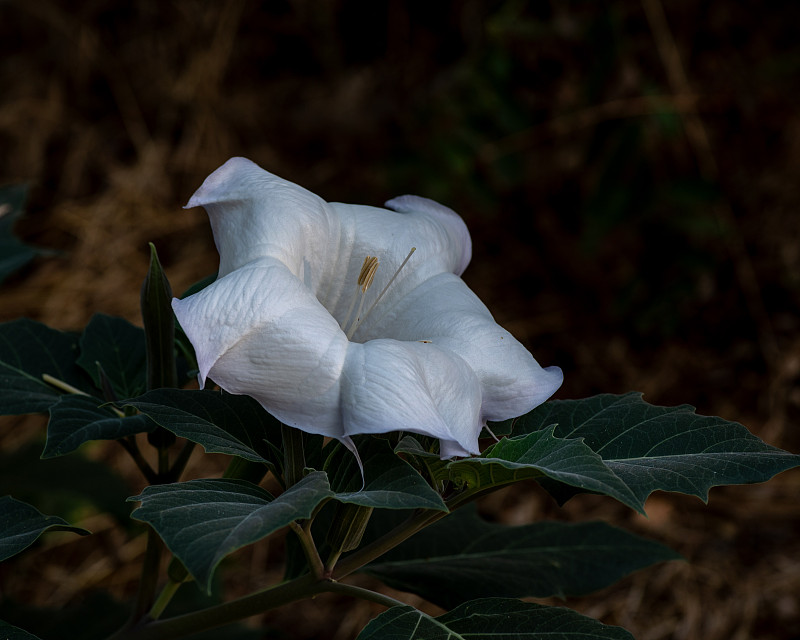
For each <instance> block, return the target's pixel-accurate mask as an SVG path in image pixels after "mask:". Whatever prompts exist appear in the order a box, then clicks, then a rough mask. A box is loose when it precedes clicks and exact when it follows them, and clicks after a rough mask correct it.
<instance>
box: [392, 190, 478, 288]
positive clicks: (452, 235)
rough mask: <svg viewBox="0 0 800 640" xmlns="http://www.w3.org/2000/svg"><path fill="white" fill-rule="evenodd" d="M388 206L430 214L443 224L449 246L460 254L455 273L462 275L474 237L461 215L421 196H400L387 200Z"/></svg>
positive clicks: (409, 211) (404, 211) (397, 209)
mask: <svg viewBox="0 0 800 640" xmlns="http://www.w3.org/2000/svg"><path fill="white" fill-rule="evenodd" d="M386 207H387V208H388V209H391V210H392V211H398V212H400V213H421V214H425V215H428V216H430V217H431V218H433V219H435V220H437V221H438V222H439V223H441V224H442V225H443V227H444V228H445V229H446V231H447V235H448V238H449V240H450V242H449V243H448V244H449V248H450V250H451V251H454V252H455V253H457V255H458V256H459V259H458V261H457V263H456V266H455V268H454V269H451V270H450V271H452V272H453V273H455V274H456V275H457V276H460V275H461V274H462V273H464V270H465V269H466V268H467V265H469V261H470V260H472V238H470V236H469V230H468V229H467V225H466V224H464V220H462V218H461V216H460V215H458V214H457V213H456V212H455V211H453V210H452V209H451V208H450V207H445V206H444V205H443V204H439V203H438V202H436V201H435V200H431V199H430V198H421V197H420V196H410V195H405V196H398V197H396V198H392V199H391V200H389V201H387V202H386Z"/></svg>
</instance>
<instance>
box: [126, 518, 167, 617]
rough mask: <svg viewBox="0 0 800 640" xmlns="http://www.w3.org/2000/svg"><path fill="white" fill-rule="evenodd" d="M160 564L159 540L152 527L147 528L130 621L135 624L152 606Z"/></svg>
mask: <svg viewBox="0 0 800 640" xmlns="http://www.w3.org/2000/svg"><path fill="white" fill-rule="evenodd" d="M160 562H161V539H160V538H159V537H158V534H156V532H155V530H154V529H153V528H152V527H147V548H146V549H145V552H144V561H143V562H142V573H141V578H140V580H139V592H138V593H137V595H136V606H135V607H134V610H133V615H132V617H131V621H132V622H133V623H134V624H136V623H137V622H138V621H139V620H140V619H141V618H142V617H143V616H144V615H145V613H146V612H147V610H148V609H150V608H151V607H152V606H153V601H154V600H155V594H156V584H157V582H158V565H159V564H160Z"/></svg>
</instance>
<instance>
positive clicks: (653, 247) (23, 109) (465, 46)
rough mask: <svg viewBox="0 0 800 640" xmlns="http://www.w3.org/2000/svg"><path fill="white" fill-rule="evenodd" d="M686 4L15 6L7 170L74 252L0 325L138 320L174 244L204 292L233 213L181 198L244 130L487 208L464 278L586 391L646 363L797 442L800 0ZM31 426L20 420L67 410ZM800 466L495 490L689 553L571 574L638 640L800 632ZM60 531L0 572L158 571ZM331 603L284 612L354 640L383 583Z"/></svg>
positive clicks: (0, 31)
mask: <svg viewBox="0 0 800 640" xmlns="http://www.w3.org/2000/svg"><path fill="white" fill-rule="evenodd" d="M664 4H665V5H666V7H663V6H662V4H661V2H660V0H644V1H643V2H637V1H634V0H612V1H609V2H605V3H594V2H557V1H552V2H523V1H505V2H488V1H487V2H480V1H476V2H466V1H464V2H455V1H450V2H448V1H445V0H439V1H436V2H432V1H430V0H428V1H426V2H420V1H411V2H406V1H400V0H394V1H387V2H375V1H374V0H360V1H355V0H334V1H330V2H318V1H312V0H305V1H299V0H298V1H295V2H263V3H259V2H252V1H251V2H226V3H222V2H204V1H199V0H198V1H195V2H192V1H188V0H185V1H184V0H175V1H173V2H138V3H125V2H112V1H110V0H83V1H81V2H77V3H62V2H55V1H48V0H37V1H35V2H27V1H26V2H21V1H20V2H13V1H11V2H9V1H6V2H2V3H0V52H2V57H0V150H2V153H0V183H14V182H21V181H25V182H28V183H29V184H30V197H29V202H28V207H27V215H26V217H25V218H24V220H22V221H21V223H20V224H18V225H17V230H18V233H19V235H20V237H21V238H22V239H23V240H25V241H26V242H28V243H31V244H35V245H38V246H42V247H46V248H50V249H55V250H57V251H58V252H59V253H58V254H56V255H54V256H49V257H42V258H39V259H37V260H36V261H35V262H33V263H32V264H30V265H29V266H28V267H26V268H25V269H24V270H23V271H21V272H20V273H18V274H16V275H15V276H14V277H12V278H10V279H9V280H7V281H6V282H4V283H3V285H2V289H0V320H9V319H13V318H16V317H19V316H28V317H32V318H35V319H38V320H41V321H44V322H47V323H48V324H50V325H52V326H55V327H58V328H62V329H79V328H81V327H82V326H83V325H84V324H85V322H86V321H87V320H88V318H89V317H90V316H91V315H92V314H93V313H94V312H98V311H99V312H104V313H109V314H116V315H122V316H124V317H126V318H128V319H130V320H132V321H137V322H138V320H137V315H138V310H137V305H138V287H139V283H140V281H141V278H142V277H143V274H144V271H145V269H146V260H147V242H149V241H152V242H154V243H155V245H156V246H157V248H158V251H159V254H160V256H161V259H162V262H163V263H164V266H165V268H166V270H167V273H168V275H169V277H170V279H171V281H172V284H173V288H174V289H175V290H176V291H181V290H182V289H184V288H185V287H187V286H188V285H189V284H191V283H192V282H193V281H195V280H197V279H199V278H201V277H203V276H205V275H207V274H209V273H211V272H213V271H214V269H215V268H216V255H215V252H214V248H213V243H212V240H211V235H210V231H209V229H208V226H207V221H206V218H205V215H204V214H203V212H202V211H200V210H191V211H182V210H181V206H182V205H183V204H184V203H185V202H186V200H187V199H188V198H189V196H190V195H191V193H192V192H193V191H194V189H195V188H197V186H199V184H200V183H201V182H202V180H203V178H204V177H205V176H206V175H207V174H208V173H210V172H211V171H212V170H213V169H215V168H216V167H217V166H218V165H219V164H221V163H222V162H224V161H225V160H226V159H227V158H228V157H230V156H232V155H244V156H247V157H249V158H251V159H253V160H255V161H256V162H258V163H259V164H261V165H262V166H264V167H265V168H267V169H269V170H270V171H272V172H274V173H277V174H278V175H281V176H282V177H285V178H288V179H291V180H294V181H296V182H298V183H300V184H302V185H303V186H305V187H307V188H309V189H311V190H313V191H315V192H316V193H318V194H319V195H321V196H323V197H324V198H325V199H327V200H337V201H344V202H353V203H363V204H374V205H380V204H381V203H382V202H383V201H385V200H387V199H388V198H390V197H393V196H395V195H399V194H401V193H415V194H418V195H423V196H427V197H431V198H434V199H437V200H440V201H441V202H443V203H445V204H447V205H449V206H451V207H452V208H454V209H456V210H457V211H458V212H460V213H461V214H462V215H463V217H464V218H465V220H466V221H467V224H468V225H469V227H470V229H471V231H472V234H473V240H474V245H475V250H474V259H473V262H472V264H471V266H470V267H469V269H468V270H467V272H466V273H465V276H464V277H465V280H466V281H467V283H468V284H469V285H470V286H471V287H473V288H474V289H475V291H476V292H477V293H478V294H479V295H480V296H481V297H482V298H483V299H484V301H485V302H486V303H487V305H488V306H489V308H490V309H491V310H492V311H493V312H494V313H495V315H496V318H497V319H498V321H499V322H501V323H502V324H503V325H504V326H506V327H507V328H508V329H509V330H510V331H512V333H514V334H515V335H516V336H517V337H518V338H519V339H520V340H522V341H523V342H524V343H525V344H526V345H527V346H528V347H529V348H530V349H531V351H532V352H533V353H534V355H535V356H536V357H537V359H538V360H539V361H540V362H541V363H542V364H558V365H560V366H561V367H562V368H563V369H564V372H565V376H566V377H565V383H564V386H563V388H562V389H561V390H560V391H559V393H558V394H557V397H559V398H573V397H584V396H587V395H591V394H594V393H599V392H613V393H621V392H625V391H629V390H639V391H643V392H645V394H646V395H645V397H646V399H647V400H649V401H650V402H653V403H656V404H677V403H690V404H693V405H695V406H697V407H698V411H699V412H701V413H704V414H717V415H722V416H723V417H725V418H728V419H732V420H737V421H740V422H742V423H744V424H746V425H747V426H748V427H749V428H750V429H751V430H753V431H754V432H755V433H757V434H758V435H759V436H760V437H762V438H764V439H765V440H767V441H768V442H770V443H771V444H775V445H778V446H782V447H784V448H787V449H789V450H791V451H794V452H800V437H798V430H797V427H796V424H797V416H798V405H799V404H800V389H798V386H797V383H798V378H799V377H800V334H798V303H800V225H798V216H797V209H798V204H800V180H798V175H797V174H798V167H800V109H799V108H798V106H799V105H798V98H800V95H799V94H800V82H798V80H799V79H800V78H799V77H798V71H799V70H800V45H799V44H798V39H797V25H798V24H800V5H797V4H796V3H771V5H765V4H762V3H759V2H755V1H751V2H737V3H732V2H727V1H723V0H718V1H714V2H704V3H698V2H691V1H688V0H687V1H684V0H675V1H671V2H668V3H664ZM68 7H69V8H68ZM2 424H3V426H4V429H6V433H5V434H4V435H3V446H4V447H12V446H16V445H18V444H19V443H20V442H21V440H22V439H24V437H25V436H26V435H27V434H28V433H32V432H37V433H40V432H41V429H42V428H43V423H42V422H40V421H34V420H32V419H24V420H15V421H11V422H3V423H2ZM5 425H10V426H11V427H13V428H7V427H5ZM96 455H106V454H96ZM107 455H112V454H107ZM199 464H207V465H211V467H207V468H202V467H201V468H200V471H198V470H197V469H196V470H195V473H196V474H199V473H201V472H203V471H205V472H209V469H210V471H211V472H215V471H216V468H217V467H214V466H213V461H212V463H199ZM134 484H135V481H134ZM799 485H800V475H798V473H797V472H796V471H795V472H788V473H785V474H783V475H782V476H779V477H778V478H776V479H775V480H773V481H772V482H770V483H768V484H766V485H761V486H753V487H742V488H731V489H717V490H713V491H712V494H711V501H710V505H709V506H708V507H706V506H703V505H702V503H701V502H700V501H698V500H695V499H688V498H682V497H672V496H664V495H655V496H654V497H653V498H651V500H650V502H649V503H648V512H649V513H650V519H649V520H644V519H642V518H639V517H637V516H634V515H633V514H631V513H629V512H628V511H626V510H625V509H624V508H621V507H618V506H617V505H615V504H613V503H611V501H610V500H605V499H595V498H593V497H589V496H584V497H581V498H579V499H576V500H574V501H573V502H571V503H570V504H569V505H568V506H567V508H566V509H563V510H560V509H558V508H557V507H555V506H554V505H553V504H552V503H551V502H550V501H549V500H548V499H547V498H546V497H543V496H542V495H541V494H540V493H539V492H538V491H537V490H536V489H535V487H526V488H525V490H524V491H521V490H513V491H506V492H503V493H501V494H499V495H498V496H497V497H495V498H494V499H492V500H490V501H488V502H487V503H485V504H484V505H483V509H484V512H485V513H486V514H487V515H488V516H490V517H495V518H498V519H501V520H504V521H509V522H523V521H530V520H532V519H535V518H540V517H550V518H567V519H586V518H598V517H599V518H604V519H607V520H610V521H613V522H616V523H618V524H622V525H624V526H628V527H629V528H632V529H634V530H637V531H640V532H646V533H647V534H648V535H651V536H653V537H655V538H657V539H661V540H664V541H666V542H668V543H669V544H671V545H672V546H674V547H675V548H677V549H678V550H679V551H680V552H682V553H683V554H684V555H686V557H687V558H688V559H689V560H690V561H691V564H685V563H670V564H667V565H663V566H660V567H656V568H653V569H650V570H648V571H645V572H643V573H641V574H638V575H636V576H633V577H631V578H628V579H626V580H624V581H623V582H622V583H620V584H619V585H618V586H615V587H612V588H609V589H607V590H605V591H604V592H602V593H600V594H598V595H597V596H593V597H591V598H584V599H571V600H569V601H568V604H570V605H571V606H575V607H577V608H579V609H580V610H582V611H585V612H587V613H589V614H591V615H595V616H598V617H600V618H601V619H603V620H604V621H606V622H609V623H617V624H623V625H625V626H627V627H628V628H629V629H631V630H632V631H633V632H634V634H635V635H636V637H637V638H638V639H639V640H656V639H662V638H663V639H694V638H703V639H705V640H717V639H719V640H723V639H724V640H730V639H736V640H744V639H746V638H764V639H770V640H777V639H782V640H783V639H789V638H797V637H800V601H799V600H798V595H797V594H798V593H800V557H798V552H800V541H799V540H798V537H797V534H796V530H797V525H798V521H799V520H800V509H799V508H798V486H799ZM135 488H137V487H134V489H135ZM90 528H91V527H90ZM109 535H112V534H109ZM54 544H55V543H54ZM58 544H59V545H62V544H63V545H64V547H63V548H69V547H68V546H67V545H68V544H73V546H72V547H71V548H73V549H78V551H74V552H73V553H72V554H71V555H70V558H71V560H70V562H71V563H72V564H71V565H68V566H66V567H64V568H62V569H45V568H44V565H43V564H37V562H36V561H34V560H31V559H25V560H24V561H20V562H22V564H21V565H20V567H19V568H18V569H15V571H14V572H13V574H10V573H6V574H0V589H5V592H6V593H8V594H11V595H12V596H14V595H15V596H17V597H29V598H31V599H32V600H35V601H37V602H39V603H41V604H48V605H55V606H62V605H65V604H68V603H70V602H73V601H75V600H76V599H78V598H79V596H78V595H77V594H78V593H79V592H80V589H81V588H83V587H87V586H89V587H90V586H95V585H100V586H110V587H111V588H112V590H113V591H114V593H115V594H117V595H120V596H122V595H125V594H126V593H128V592H129V589H130V588H131V585H132V578H133V576H132V575H129V574H126V573H125V572H124V571H122V570H121V569H119V570H116V571H112V572H110V573H108V572H107V575H106V574H103V573H102V572H100V573H98V570H97V567H96V566H95V565H93V564H92V562H91V558H89V559H87V558H86V556H85V554H84V553H83V551H82V549H83V548H82V547H79V546H78V547H76V546H75V545H80V544H84V543H83V542H82V541H80V542H77V543H75V542H73V543H68V542H67V540H66V539H65V540H64V541H61V542H59V543H58ZM119 544H123V542H119ZM125 544H131V545H132V544H133V543H130V542H128V543H125ZM89 548H90V547H88V546H87V547H86V549H89ZM130 548H131V550H132V551H131V553H132V554H133V555H135V553H136V547H135V545H134V546H131V547H130ZM87 553H88V552H87ZM248 553H261V556H258V557H260V558H262V559H264V561H265V562H268V561H269V560H270V559H271V558H272V555H271V554H270V553H268V552H267V551H265V550H261V551H259V552H248ZM237 557H238V556H237ZM242 558H244V556H242ZM234 560H235V559H234ZM98 561H99V560H98ZM241 562H242V564H245V565H248V566H251V565H252V564H253V563H252V558H251V557H250V556H247V559H242V560H241ZM267 566H268V569H266V570H264V571H265V572H266V574H265V573H264V572H261V573H259V572H258V571H257V572H255V575H252V576H249V577H248V578H246V579H240V581H239V582H238V583H237V584H235V585H233V588H234V589H236V588H240V589H246V588H250V587H252V586H254V585H257V584H259V580H260V579H263V578H264V576H265V575H267V576H270V575H273V574H271V573H269V572H270V571H272V572H273V573H274V571H275V569H274V568H273V567H272V566H271V565H269V564H268V565H267ZM93 571H94V574H93V573H92V572H93ZM103 576H105V577H103ZM242 580H244V582H242ZM70 581H71V582H70ZM248 581H249V582H248ZM3 582H5V584H3ZM31 585H35V587H32V586H31ZM302 611H303V613H302V615H300V616H298V615H297V611H296V610H290V609H283V610H280V611H278V612H277V613H274V614H271V615H270V616H269V617H268V618H267V620H266V622H265V624H266V625H267V626H283V627H284V629H288V630H289V631H288V634H289V635H288V636H277V635H276V636H269V637H291V638H336V639H346V638H350V637H354V635H355V630H356V629H358V628H359V627H360V626H361V625H363V624H364V623H365V621H366V620H367V619H368V617H369V616H370V615H374V613H375V612H376V611H377V609H373V608H371V607H370V606H369V605H366V604H354V605H353V606H352V608H349V609H348V608H346V607H344V603H343V602H341V601H337V600H334V599H327V600H326V599H325V598H321V599H319V600H318V601H315V602H313V603H310V604H309V605H307V606H305V607H304V608H303V610H302Z"/></svg>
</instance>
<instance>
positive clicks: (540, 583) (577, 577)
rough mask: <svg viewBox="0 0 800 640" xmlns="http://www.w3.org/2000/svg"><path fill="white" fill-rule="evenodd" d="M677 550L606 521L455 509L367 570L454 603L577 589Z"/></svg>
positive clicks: (434, 599)
mask: <svg viewBox="0 0 800 640" xmlns="http://www.w3.org/2000/svg"><path fill="white" fill-rule="evenodd" d="M678 558H680V555H678V554H677V553H675V552H674V551H672V550H671V549H669V548H667V547H665V546H663V545H661V544H659V543H657V542H652V541H650V540H646V539H644V538H640V537H638V536H635V535H633V534H631V533H628V532H627V531H623V530H622V529H617V528H615V527H612V526H610V525H608V524H605V523H603V522H587V523H579V524H573V523H566V522H538V523H536V524H531V525H525V526H517V527H512V526H507V525H501V524H490V523H488V522H486V521H484V520H482V519H481V518H480V517H478V515H477V513H476V512H475V509H474V508H472V507H466V508H464V509H459V510H458V511H456V512H455V513H453V514H452V515H449V516H447V517H446V518H444V519H443V520H440V521H439V522H437V523H436V524H434V525H432V526H430V527H428V528H426V529H423V530H422V531H421V532H420V533H417V534H416V535H414V536H413V537H412V538H410V539H409V540H407V541H406V542H404V543H403V544H401V545H400V546H399V547H396V548H395V549H392V550H391V551H389V552H388V553H387V554H385V555H383V556H381V558H380V559H379V560H377V561H376V562H375V563H373V564H370V565H368V566H367V567H365V568H364V571H366V572H367V573H370V574H372V575H374V576H376V577H377V578H380V579H381V580H383V581H384V582H386V584H388V585H389V586H390V587H392V588H394V589H399V590H401V591H410V592H412V593H416V594H418V595H420V596H422V597H423V598H425V599H427V600H429V601H431V602H433V603H434V604H438V605H439V606H441V607H443V608H445V609H451V608H453V607H455V606H456V605H458V604H461V603H462V602H466V601H468V600H471V599H473V598H480V597H491V596H504V597H514V598H523V597H528V596H532V597H536V598H545V597H549V596H561V597H563V596H579V595H584V594H587V593H591V592H592V591H596V590H597V589H602V588H603V587H606V586H608V585H610V584H613V583H614V582H616V581H617V580H619V579H620V578H622V577H623V576H625V575H627V574H629V573H631V572H633V571H636V570H637V569H642V568H644V567H647V566H649V565H651V564H654V563H656V562H663V561H665V560H675V559H678Z"/></svg>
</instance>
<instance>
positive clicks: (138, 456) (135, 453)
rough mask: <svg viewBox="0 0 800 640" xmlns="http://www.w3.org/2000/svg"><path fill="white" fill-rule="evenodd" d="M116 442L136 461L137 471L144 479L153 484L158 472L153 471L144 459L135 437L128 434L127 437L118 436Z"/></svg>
mask: <svg viewBox="0 0 800 640" xmlns="http://www.w3.org/2000/svg"><path fill="white" fill-rule="evenodd" d="M117 442H119V444H120V445H121V446H122V448H123V449H125V451H127V452H128V455H130V457H131V458H133V461H134V462H135V463H136V466H137V467H139V471H141V472H142V475H144V477H145V479H146V480H147V482H148V483H149V484H155V482H156V480H158V474H157V473H156V472H155V471H153V468H152V467H151V466H150V464H149V463H148V462H147V460H145V459H144V456H143V455H142V452H141V451H139V446H138V445H137V444H136V439H135V438H134V437H133V436H129V437H127V438H119V439H117Z"/></svg>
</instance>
